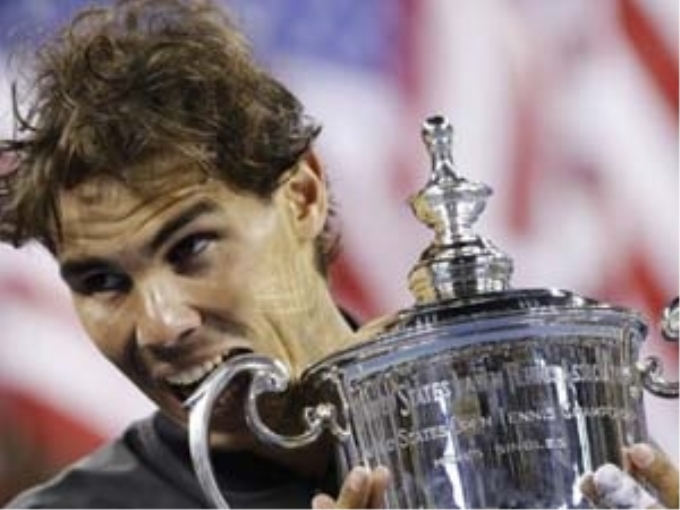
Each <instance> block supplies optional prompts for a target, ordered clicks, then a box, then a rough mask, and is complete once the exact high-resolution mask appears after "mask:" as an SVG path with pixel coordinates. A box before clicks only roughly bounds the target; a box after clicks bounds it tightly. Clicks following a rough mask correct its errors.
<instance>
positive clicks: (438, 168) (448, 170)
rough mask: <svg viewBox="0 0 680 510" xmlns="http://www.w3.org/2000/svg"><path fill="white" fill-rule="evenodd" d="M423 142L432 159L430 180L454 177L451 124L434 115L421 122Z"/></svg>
mask: <svg viewBox="0 0 680 510" xmlns="http://www.w3.org/2000/svg"><path fill="white" fill-rule="evenodd" d="M421 135H422V138H423V142H424V143H425V147H426V148H427V151H428V152H429V153H430V158H431V160H432V174H431V177H430V178H431V180H432V181H439V180H442V179H454V180H457V179H458V177H457V176H456V173H455V167H454V162H453V126H452V125H451V123H450V122H449V121H448V119H447V118H446V117H443V116H441V115H435V116H432V117H429V118H428V119H427V120H426V121H425V122H424V123H423V129H422V131H421Z"/></svg>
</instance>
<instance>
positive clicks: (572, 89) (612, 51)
mask: <svg viewBox="0 0 680 510" xmlns="http://www.w3.org/2000/svg"><path fill="white" fill-rule="evenodd" d="M85 3H86V2H83V1H77V0H68V1H64V0H61V1H59V2H56V1H52V0H23V1H21V2H19V1H16V0H0V58H1V60H2V73H1V74H0V136H3V137H4V136H7V135H10V134H11V133H12V122H11V115H10V113H11V103H10V84H11V82H12V80H13V78H14V77H15V76H16V74H17V73H18V72H21V70H22V66H21V61H20V60H17V59H16V57H13V59H12V60H11V61H10V60H9V59H10V56H11V55H12V54H13V50H14V48H16V47H17V46H25V45H26V44H32V43H33V42H34V41H37V40H40V39H41V38H42V37H43V36H44V34H45V33H49V31H50V30H51V29H52V28H54V27H56V26H58V25H59V24H61V23H62V22H63V21H64V20H65V19H67V18H69V17H70V15H71V14H73V13H74V12H75V11H76V10H77V9H78V8H79V7H81V6H83V5H85ZM224 3H225V4H227V5H229V6H230V7H231V8H232V10H233V12H234V15H235V17H236V18H237V20H238V21H239V23H240V24H241V25H242V27H243V28H244V30H245V31H246V32H247V33H248V34H249V35H250V36H251V38H252V39H253V41H254V48H255V51H256V54H257V55H258V58H259V59H260V60H261V62H262V63H263V64H264V65H266V66H267V67H268V68H270V69H271V70H272V71H274V72H275V74H277V75H278V76H279V77H281V78H282V79H283V81H284V82H286V83H288V84H289V85H290V88H291V89H292V90H293V91H294V92H295V93H297V94H298V96H299V97H300V98H301V99H302V100H303V102H304V103H305V104H306V105H307V107H308V112H309V113H310V114H311V115H313V116H314V117H316V118H318V119H319V120H320V121H321V123H322V124H323V126H324V131H323V133H322V136H321V139H320V142H319V146H318V150H319V154H320V156H321V159H322V161H323V162H324V164H325V166H326V168H327V171H328V173H329V174H330V176H331V184H332V186H333V190H334V192H335V196H336V201H337V202H338V205H339V216H340V221H341V224H340V226H341V230H342V233H343V252H342V255H341V258H340V260H339V261H338V264H337V266H336V268H335V272H334V275H333V276H334V289H335V292H336V294H337V296H338V299H339V301H340V302H341V303H343V304H344V306H346V307H347V308H348V309H349V310H350V311H351V312H352V313H354V314H355V315H356V316H357V317H358V318H360V319H361V320H368V319H370V318H372V317H375V316H377V315H381V314H384V313H389V312H393V311H396V310H397V309H399V308H403V307H408V306H410V304H411V302H412V299H411V297H410V294H409V292H408V289H407V285H406V275H407V273H408V271H409V269H410V268H411V267H412V266H413V264H414V263H415V262H416V260H417V259H418V257H419V255H420V252H421V251H422V250H423V249H424V248H425V247H426V245H427V244H428V243H429V241H430V239H431V235H430V233H429V232H428V231H427V230H426V229H425V228H424V227H422V226H421V225H420V224H419V223H418V222H417V221H416V220H415V218H414V217H413V215H412V213H411V212H410V209H409V207H408V205H407V202H406V201H407V199H408V197H409V196H410V195H411V194H413V193H414V192H416V191H417V190H418V189H419V188H420V187H422V185H423V184H424V183H425V181H426V179H427V176H428V172H429V167H428V159H427V156H426V153H425V150H424V148H423V146H422V143H421V141H420V134H419V131H420V125H421V123H422V121H423V120H424V118H425V117H427V116H429V115H431V114H434V113H439V114H444V115H446V116H448V117H449V118H450V119H451V120H452V122H453V124H454V126H455V129H456V134H455V160H456V164H457V167H458V171H459V173H461V174H462V175H465V176H467V177H468V178H470V179H474V180H480V181H483V182H485V183H487V184H489V185H490V186H491V187H492V188H494V197H493V198H492V199H491V201H490V202H489V204H488V206H487V210H486V212H485V214H484V215H483V216H482V219H481V220H480V222H479V224H478V226H477V230H478V232H480V233H482V234H484V235H486V236H487V237H490V238H491V239H492V240H494V242H495V243H496V244H497V245H498V246H499V247H501V248H502V249H503V250H504V251H506V252H507V253H509V254H510V255H511V256H512V257H513V258H514V261H515V276H514V280H513V281H514V286H515V287H560V288H565V289H570V290H573V291H576V292H578V293H580V294H584V295H587V296H590V297H594V298H596V299H600V300H603V301H608V302H611V303H614V304H617V305H623V306H627V307H632V308H636V309H638V310H640V311H642V312H643V313H644V314H645V315H646V316H647V317H648V319H649V321H650V324H651V325H652V328H651V334H650V337H649V339H648V341H647V342H646V344H645V346H644V354H645V355H646V354H650V353H652V354H657V355H661V356H662V357H663V359H664V364H665V374H666V375H667V376H668V377H669V378H671V379H674V378H676V377H677V373H678V351H677V345H676V344H671V345H669V344H665V343H664V341H663V340H662V339H661V337H660V335H659V333H658V328H657V327H656V324H657V322H658V318H659V316H660V313H661V310H662V308H663V307H664V306H665V305H666V304H667V303H668V302H669V301H670V300H671V298H672V297H673V296H676V295H677V293H678V266H679V261H678V251H679V250H678V233H679V225H680V223H679V221H678V219H679V218H678V214H679V200H678V191H679V190H678V5H679V4H678V2H677V1H676V0H600V1H598V2H592V1H590V0H495V1H491V0H467V1H465V0H457V1H450V0H370V1H366V0H239V1H229V2H227V1H226V0H225V1H224ZM8 64H10V65H8ZM646 407H647V410H648V421H649V429H650V432H651V435H652V437H653V439H654V440H655V441H656V442H657V443H659V444H660V445H661V446H662V447H663V448H664V449H665V450H666V451H668V452H669V453H670V455H671V456H672V457H673V458H674V459H675V461H676V463H677V459H678V431H679V427H678V404H677V401H664V400H660V399H657V398H654V397H651V396H649V395H648V396H647V397H646ZM151 409H152V405H151V404H150V403H149V402H148V401H147V400H146V399H145V398H144V397H142V396H141V395H140V394H138V393H137V391H136V390H135V389H134V388H133V387H132V385H131V384H130V383H128V382H126V381H125V380H124V379H123V378H122V376H120V375H118V374H117V372H116V371H115V370H114V369H113V368H112V367H111V366H110V365H109V364H108V363H107V362H106V361H104V360H103V359H102V358H101V357H100V356H99V355H98V354H97V352H96V351H95V350H94V348H93V347H92V346H91V345H90V343H89V341H88V339H87V338H86V336H85V335H84V333H83V332H82V331H81V329H80V328H79V326H78V324H77V321H76V318H75V316H74V313H73V311H72V309H71V305H70V301H69V297H68V293H67V292H66V289H65V288H64V287H63V285H62V283H61V282H60V281H59V279H58V276H57V271H56V267H55V265H54V263H53V262H52V261H51V260H50V258H49V257H48V256H47V255H46V254H45V253H44V252H43V251H42V250H41V249H40V248H38V247H36V246H28V247H25V248H23V249H21V250H14V249H13V248H11V247H9V246H5V245H0V503H2V502H3V501H6V500H7V499H8V498H9V497H11V496H12V495H13V494H14V493H15V492H16V491H18V490H19V489H21V488H22V487H25V486H26V485H27V484H33V483H35V482H36V481H39V480H41V479H43V478H44V477H46V476H48V475H49V474H50V473H53V472H54V471H55V470H56V469H58V468H59V467H60V466H63V465H64V464H65V463H67V462H70V461H72V460H74V459H75V458H77V457H79V456H81V455H82V454H84V453H86V452H88V451H90V450H91V449H93V448H95V447H96V446H97V445H99V444H101V442H102V441H104V440H106V439H109V438H111V437H114V436H115V435H116V434H118V433H120V432H121V431H122V429H123V428H124V427H125V425H126V424H128V423H129V422H130V421H131V420H133V419H136V418H138V417H141V416H143V415H145V414H147V413H148V412H149V411H150V410H151Z"/></svg>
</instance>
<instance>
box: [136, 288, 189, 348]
mask: <svg viewBox="0 0 680 510" xmlns="http://www.w3.org/2000/svg"><path fill="white" fill-rule="evenodd" d="M138 291H139V293H140V308H141V310H140V311H139V315H138V319H137V326H136V333H137V342H138V343H139V345H140V346H142V347H154V346H155V347H172V346H174V345H177V344H178V343H179V342H181V340H182V339H183V338H186V337H187V336H189V335H190V334H191V333H192V332H193V331H195V330H196V329H197V328H198V327H199V326H200V324H201V316H200V313H199V312H198V311H197V310H196V309H195V308H193V307H192V306H190V304H189V302H188V300H187V299H186V296H185V295H184V294H183V292H182V290H181V288H179V286H176V285H173V284H172V283H169V282H167V281H165V280H162V279H161V280H158V281H154V282H146V283H145V285H144V286H143V287H142V288H139V289H138Z"/></svg>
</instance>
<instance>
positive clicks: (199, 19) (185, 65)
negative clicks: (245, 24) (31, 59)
mask: <svg viewBox="0 0 680 510" xmlns="http://www.w3.org/2000/svg"><path fill="white" fill-rule="evenodd" d="M34 71H35V72H34V78H33V80H32V86H31V88H30V89H29V91H28V92H29V94H28V97H29V98H30V99H29V104H28V106H27V109H26V111H25V112H24V113H23V114H20V113H18V106H17V105H18V102H19V101H18V99H17V96H16V89H14V88H13V90H14V105H15V119H16V120H15V122H16V133H17V134H16V135H15V137H14V139H11V140H4V141H2V142H1V143H0V158H1V159H0V164H2V161H4V162H5V166H7V165H12V168H11V169H7V168H6V169H5V171H4V172H3V171H0V241H7V242H11V243H12V244H14V245H20V244H23V243H24V242H26V241H28V240H32V239H35V240H38V241H39V242H41V243H42V244H44V245H45V246H47V247H48V249H50V250H51V251H53V252H54V251H55V246H56V243H57V242H58V240H59V235H60V228H59V214H58V208H57V206H56V200H57V196H58V193H59V191H60V190H61V189H71V188H73V187H74V186H76V185H78V184H80V183H82V182H83V181H84V180H86V179H89V178H91V177H93V176H96V175H101V174H107V175H112V176H114V177H115V178H117V179H122V180H124V181H125V182H126V183H129V182H130V181H132V180H136V179H137V177H139V176H135V175H130V174H131V173H132V172H133V171H137V172H139V168H140V165H135V164H134V163H139V162H141V161H145V160H148V159H152V158H159V157H160V158H163V157H167V156H168V155H169V154H173V153H174V154H175V155H180V156H182V157H186V158H188V159H189V160H190V161H193V162H195V163H197V164H198V165H199V166H200V168H202V169H204V171H205V172H206V175H214V176H217V177H218V178H220V179H222V180H223V181H224V182H226V183H228V184H229V185H230V186H233V187H234V188H235V189H237V190H242V191H246V192H251V193H254V194H255V195H257V196H259V197H261V198H263V199H268V198H269V197H271V194H272V193H273V191H274V190H275V189H276V188H277V186H279V184H280V183H281V180H282V179H283V178H284V176H285V175H286V171H287V170H289V169H291V168H292V167H294V165H295V164H296V163H297V162H298V161H299V160H300V159H301V157H303V156H304V154H305V153H306V152H307V151H308V150H309V149H310V146H311V144H312V142H313V140H314V139H315V138H316V136H317V135H318V134H319V132H320V126H319V125H318V124H316V123H315V122H314V121H312V120H311V119H310V118H309V117H308V116H306V115H305V114H304V112H303V107H302V105H301V103H300V102H299V100H298V99H297V98H296V97H295V96H294V95H293V94H292V93H291V92H290V91H288V90H287V89H286V88H285V87H284V86H283V85H282V84H281V83H280V82H279V81H277V80H276V79H275V78H273V77H272V76H271V75H270V74H269V73H267V72H266V71H265V70H263V69H262V68H261V67H259V66H258V65H257V64H256V62H255V60H254V58H253V56H252V53H251V50H250V48H249V46H248V44H247V42H246V40H245V38H244V36H243V35H242V33H241V32H240V31H239V30H238V29H237V27H236V26H235V24H234V23H233V21H232V20H231V19H230V18H229V16H228V14H227V13H225V12H224V11H223V10H221V9H219V8H217V7H216V6H215V5H213V4H212V3H210V2H209V1H203V0H119V1H117V2H116V3H115V4H114V5H112V6H109V7H92V8H88V9H86V10H84V11H83V12H81V13H80V14H79V15H77V16H76V17H75V19H74V20H73V21H72V22H71V24H70V25H69V26H67V27H66V28H64V29H63V30H62V31H61V32H59V33H58V34H57V35H56V36H55V37H54V38H53V39H51V40H48V41H47V42H46V43H45V44H43V45H42V46H41V48H40V49H38V50H37V51H36V52H35V70H34ZM8 160H11V162H8ZM130 169H132V170H130ZM8 170H9V171H8ZM3 173H4V176H3ZM332 213H333V211H331V214H329V218H330V217H331V216H332ZM336 237H337V236H336V235H335V233H334V232H333V229H332V228H331V226H330V221H329V222H328V223H327V225H326V227H325V228H324V232H323V234H322V235H321V236H319V239H318V243H317V262H318V266H319V269H320V270H321V271H322V272H323V273H324V274H325V273H326V270H327V266H328V264H329V263H330V260H331V258H332V256H333V255H334V253H335V247H336V244H337V239H336Z"/></svg>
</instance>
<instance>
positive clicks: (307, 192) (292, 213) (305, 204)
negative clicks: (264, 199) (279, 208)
mask: <svg viewBox="0 0 680 510" xmlns="http://www.w3.org/2000/svg"><path fill="white" fill-rule="evenodd" d="M279 191H280V192H281V200H282V201H283V203H284V204H285V208H286V210H287V211H288V213H289V217H290V219H291V223H292V227H293V229H294V231H295V232H296V234H298V236H299V237H300V238H303V239H316V237H317V236H318V235H319V234H320V233H321V231H322V230H323V227H324V225H325V223H326V218H327V216H328V188H327V185H326V177H325V175H324V173H323V170H322V168H321V165H320V164H319V160H318V159H317V157H316V155H315V154H314V153H313V152H312V151H308V152H307V154H306V155H305V156H304V157H303V158H302V159H301V160H300V162H298V164H297V165H296V166H295V168H293V169H292V173H291V175H290V176H289V177H288V179H286V181H285V182H284V183H283V185H282V187H281V189H280V190H279Z"/></svg>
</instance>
